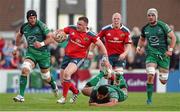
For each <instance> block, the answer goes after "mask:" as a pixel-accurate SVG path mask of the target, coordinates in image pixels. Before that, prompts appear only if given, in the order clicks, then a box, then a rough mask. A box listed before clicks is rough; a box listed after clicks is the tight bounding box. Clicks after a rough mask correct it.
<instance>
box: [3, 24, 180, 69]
mask: <svg viewBox="0 0 180 112" xmlns="http://www.w3.org/2000/svg"><path fill="white" fill-rule="evenodd" d="M170 27H171V28H172V30H174V26H173V25H170ZM140 35H141V31H140V29H139V28H138V27H133V28H132V31H131V38H132V41H133V43H132V49H131V51H130V52H129V54H128V56H127V63H126V69H128V70H132V69H144V68H145V53H143V54H136V51H135V49H136V47H137V43H138V40H139V38H140ZM176 38H177V42H176V46H175V50H174V51H173V55H172V57H171V64H170V70H171V71H173V70H176V69H179V61H180V37H178V36H177V35H176ZM67 42H68V41H65V42H63V43H61V44H59V45H55V44H51V45H50V46H49V50H50V51H51V65H52V67H51V69H52V71H54V70H56V69H58V68H60V64H61V62H62V57H63V56H64V48H65V46H66V45H67ZM14 47H15V41H14V40H10V39H5V38H3V37H2V36H0V69H18V68H20V66H21V64H22V60H23V57H24V55H25V52H26V51H25V50H26V49H24V48H26V47H27V45H26V44H22V45H21V46H20V49H19V52H18V53H17V55H16V56H15V57H14V56H13V55H12V51H13V49H14ZM100 58H101V56H100V55H99V54H98V53H96V52H94V57H93V59H86V60H85V62H84V64H83V66H82V67H81V69H98V68H99V59H100Z"/></svg>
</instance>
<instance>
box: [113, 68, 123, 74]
mask: <svg viewBox="0 0 180 112" xmlns="http://www.w3.org/2000/svg"><path fill="white" fill-rule="evenodd" d="M114 70H115V72H117V73H118V74H120V75H123V74H124V72H123V71H124V69H123V68H122V67H119V68H115V69H114Z"/></svg>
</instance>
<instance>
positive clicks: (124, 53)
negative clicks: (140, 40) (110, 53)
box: [119, 43, 131, 60]
mask: <svg viewBox="0 0 180 112" xmlns="http://www.w3.org/2000/svg"><path fill="white" fill-rule="evenodd" d="M130 49H131V44H130V43H128V44H125V50H124V52H123V53H122V54H121V55H120V57H119V58H120V60H124V59H125V58H126V56H127V55H128V53H129V51H130Z"/></svg>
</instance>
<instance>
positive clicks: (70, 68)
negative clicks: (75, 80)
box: [63, 62, 78, 78]
mask: <svg viewBox="0 0 180 112" xmlns="http://www.w3.org/2000/svg"><path fill="white" fill-rule="evenodd" d="M77 69H78V66H77V65H76V64H75V63H72V62H70V63H69V64H68V66H67V67H66V68H65V69H64V74H63V77H64V78H65V77H71V75H72V74H73V73H75V72H76V71H77Z"/></svg>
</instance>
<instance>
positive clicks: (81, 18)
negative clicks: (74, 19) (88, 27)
mask: <svg viewBox="0 0 180 112" xmlns="http://www.w3.org/2000/svg"><path fill="white" fill-rule="evenodd" d="M78 20H79V21H81V20H82V21H84V22H85V23H87V24H88V22H89V20H88V18H87V17H85V16H82V17H79V19H78Z"/></svg>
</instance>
